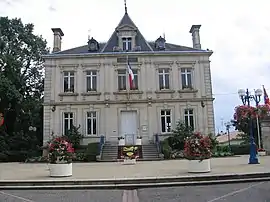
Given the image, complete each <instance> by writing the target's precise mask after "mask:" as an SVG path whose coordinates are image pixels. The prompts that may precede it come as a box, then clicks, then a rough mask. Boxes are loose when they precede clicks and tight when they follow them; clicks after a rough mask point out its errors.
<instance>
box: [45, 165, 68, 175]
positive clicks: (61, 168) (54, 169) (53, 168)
mask: <svg viewBox="0 0 270 202" xmlns="http://www.w3.org/2000/svg"><path fill="white" fill-rule="evenodd" d="M48 166H49V170H50V176H51V177H69V176H72V163H61V164H49V165H48Z"/></svg>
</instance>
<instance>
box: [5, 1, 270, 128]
mask: <svg viewBox="0 0 270 202" xmlns="http://www.w3.org/2000/svg"><path fill="white" fill-rule="evenodd" d="M268 5H269V4H268V3H267V0H260V1H254V0H245V1H244V0H237V1H235V0H219V1H214V0H204V1H202V0H166V1H162V0H147V1H146V0H127V7H128V13H129V15H130V17H131V19H132V20H133V21H134V22H135V24H136V25H137V27H138V28H139V29H140V31H141V33H142V34H143V35H144V37H145V38H146V39H147V40H149V41H154V40H156V39H157V38H158V37H159V36H160V35H163V33H165V35H166V41H167V42H168V43H175V44H179V45H184V46H189V47H192V38H191V35H190V33H189V29H190V27H191V25H193V24H201V25H202V27H201V29H200V36H201V44H202V48H203V49H207V48H208V49H210V50H213V51H214V54H213V55H212V56H211V58H210V60H211V72H212V85H213V93H214V97H215V101H214V110H215V122H216V132H218V131H221V130H224V129H225V127H224V123H226V122H228V121H230V120H231V119H232V117H233V113H234V107H235V106H237V105H240V104H241V103H242V102H241V100H240V99H239V97H238V94H237V92H238V89H242V88H244V89H246V88H249V89H250V90H251V91H252V92H253V90H254V89H258V88H262V85H265V88H266V89H267V90H268V94H270V82H269V79H268V78H269V76H270V57H269V55H270V23H269V19H270V12H269V6H268ZM123 15H124V0H76V1H73V0H0V16H8V17H10V18H14V17H18V18H21V19H22V21H23V23H33V24H34V25H35V33H36V34H38V35H42V36H43V38H45V39H46V40H47V42H48V46H49V47H52V43H53V42H52V41H53V33H52V31H51V28H52V27H60V28H61V29H62V30H63V32H64V34H65V36H64V37H63V43H62V49H63V50H64V49H69V48H73V47H76V46H81V45H86V43H87V39H88V35H90V36H91V37H94V38H95V39H96V40H98V41H99V42H105V41H107V40H108V39H109V38H110V36H111V34H112V32H113V31H114V29H115V27H116V26H117V24H118V23H119V21H120V20H121V18H122V17H123Z"/></svg>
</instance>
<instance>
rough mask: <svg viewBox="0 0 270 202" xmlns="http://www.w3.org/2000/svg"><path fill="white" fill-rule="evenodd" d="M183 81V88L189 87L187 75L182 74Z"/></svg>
mask: <svg viewBox="0 0 270 202" xmlns="http://www.w3.org/2000/svg"><path fill="white" fill-rule="evenodd" d="M181 80H182V88H185V87H186V85H187V81H186V76H185V74H181Z"/></svg>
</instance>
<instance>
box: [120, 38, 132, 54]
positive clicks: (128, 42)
mask: <svg viewBox="0 0 270 202" xmlns="http://www.w3.org/2000/svg"><path fill="white" fill-rule="evenodd" d="M122 41H123V50H124V51H130V50H131V49H132V39H131V37H124V38H122Z"/></svg>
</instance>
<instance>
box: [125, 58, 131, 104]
mask: <svg viewBox="0 0 270 202" xmlns="http://www.w3.org/2000/svg"><path fill="white" fill-rule="evenodd" d="M126 60H127V61H126V68H127V71H126V75H127V76H126V84H127V85H128V86H127V99H128V100H129V90H130V84H129V82H128V80H129V72H128V53H127V55H126Z"/></svg>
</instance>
